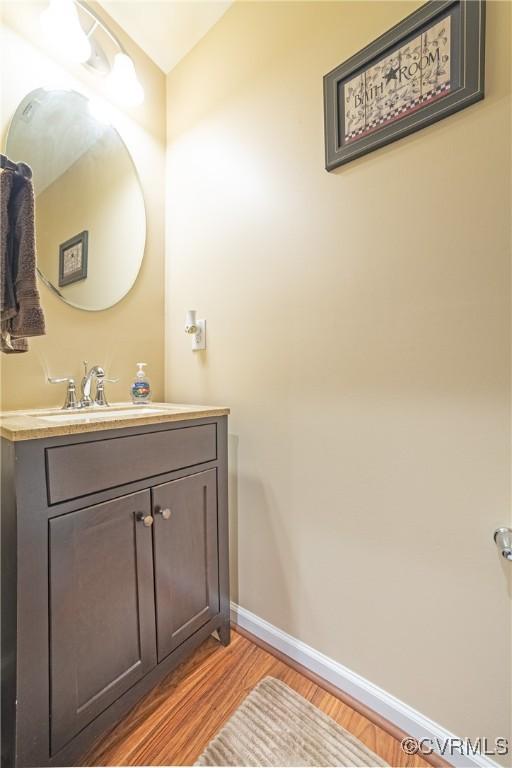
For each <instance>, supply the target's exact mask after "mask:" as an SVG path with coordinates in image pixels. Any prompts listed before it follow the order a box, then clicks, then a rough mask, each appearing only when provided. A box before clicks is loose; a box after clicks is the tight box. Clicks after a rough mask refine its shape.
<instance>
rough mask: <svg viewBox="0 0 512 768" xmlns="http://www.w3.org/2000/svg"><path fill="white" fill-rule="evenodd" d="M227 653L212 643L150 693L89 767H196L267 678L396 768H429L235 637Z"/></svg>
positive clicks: (103, 742) (273, 659)
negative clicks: (277, 681) (280, 683)
mask: <svg viewBox="0 0 512 768" xmlns="http://www.w3.org/2000/svg"><path fill="white" fill-rule="evenodd" d="M231 637H232V640H231V644H230V645H229V646H228V647H227V648H224V647H223V646H221V645H220V644H219V643H218V642H217V640H215V639H214V638H212V637H210V638H208V640H207V641H206V642H205V643H204V644H203V645H202V646H201V647H200V648H199V649H198V650H197V651H196V653H195V654H194V655H193V656H192V657H191V658H190V659H188V660H187V661H186V662H184V663H183V664H182V665H181V666H180V667H178V668H177V669H176V670H175V671H174V672H173V673H172V674H171V675H169V676H168V677H167V678H166V679H165V680H164V681H163V682H162V683H161V684H160V685H159V686H158V687H157V688H155V689H154V690H153V691H151V693H150V694H148V695H147V696H146V697H145V698H144V699H142V700H141V701H140V702H139V704H138V705H137V706H136V707H135V709H133V710H132V712H131V713H130V714H129V715H128V716H127V717H126V718H125V719H124V720H123V721H122V722H121V723H120V724H119V725H118V726H117V727H116V728H115V729H114V730H113V731H111V732H110V733H109V734H108V735H107V736H105V737H104V738H103V739H102V740H101V741H100V742H99V743H98V744H97V745H96V747H95V749H94V750H93V751H92V752H91V754H90V755H89V758H88V759H87V761H86V762H84V765H87V766H128V765H131V766H133V765H138V766H150V765H168V766H169V765H193V763H194V762H195V760H197V758H198V757H199V755H200V754H201V752H202V751H203V750H204V748H205V747H206V745H207V744H208V742H209V741H210V740H211V739H212V738H213V737H214V736H215V734H216V733H217V732H218V731H219V730H220V728H221V727H222V725H223V724H224V723H225V722H226V720H227V719H228V718H229V716H230V715H231V714H232V713H233V712H234V710H235V709H236V708H237V707H238V705H239V704H240V703H241V702H242V700H243V699H244V698H245V696H246V695H247V694H248V693H249V691H251V690H252V688H254V686H255V685H256V684H257V683H258V682H259V681H260V680H261V679H262V678H263V677H266V676H267V675H271V676H273V677H276V678H278V679H280V680H283V681H284V682H285V683H287V685H289V686H290V687H291V688H294V689H295V690H296V691H298V693H300V694H301V695H302V696H304V698H306V699H307V700H308V701H310V702H311V703H312V704H314V705H315V706H317V707H319V708H320V709H321V710H323V711H324V712H326V713H327V714H328V715H330V716H331V717H332V718H334V720H336V722H337V723H339V724H340V725H341V726H343V727H344V728H346V729H347V730H348V731H350V732H351V733H353V734H354V735H355V736H357V738H359V739H360V740H361V741H362V742H363V743H364V744H366V745H367V746H368V747H369V748H370V749H372V750H373V751H374V752H376V753H377V754H379V755H381V757H382V758H383V759H384V760H386V762H388V763H389V765H391V766H411V767H412V768H416V766H417V767H418V768H419V766H428V763H426V762H425V761H424V760H423V759H422V758H420V757H418V756H412V757H411V756H408V755H406V754H404V753H403V752H402V750H401V749H400V743H399V741H398V740H397V739H396V738H393V736H391V735H390V734H389V733H386V731H384V730H383V729H382V728H380V727H379V726H377V725H375V724H374V723H372V722H371V721H370V720H368V719H367V718H366V717H364V716H363V715H362V714H360V713H359V712H357V711H355V710H354V709H352V708H351V707H349V706H348V705H347V704H345V703H344V702H343V701H341V700H340V699H338V698H337V697H336V696H334V695H333V694H332V693H329V692H328V691H326V690H325V689H323V688H322V687H320V686H319V685H318V684H317V683H315V682H313V681H312V680H310V679H308V678H307V677H305V676H304V675H303V674H301V673H300V672H299V671H297V670H295V669H292V667H290V666H289V665H288V664H286V663H285V662H284V661H283V660H281V659H278V658H277V657H276V656H274V655H272V654H270V653H268V652H267V651H266V650H264V649H263V648H261V647H259V646H258V645H255V644H254V643H253V642H251V641H250V640H249V639H248V638H246V637H243V636H242V635H241V634H239V633H238V632H236V631H235V630H232V634H231Z"/></svg>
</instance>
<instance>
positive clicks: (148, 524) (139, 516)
mask: <svg viewBox="0 0 512 768" xmlns="http://www.w3.org/2000/svg"><path fill="white" fill-rule="evenodd" d="M137 520H140V521H142V523H143V524H144V525H145V526H146V528H151V526H152V525H153V518H152V517H151V515H145V514H144V512H137Z"/></svg>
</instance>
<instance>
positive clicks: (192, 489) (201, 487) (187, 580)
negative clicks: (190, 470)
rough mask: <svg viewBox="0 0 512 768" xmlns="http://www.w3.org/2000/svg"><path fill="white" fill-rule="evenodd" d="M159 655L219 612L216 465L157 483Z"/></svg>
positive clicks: (173, 646) (155, 544) (174, 646)
mask: <svg viewBox="0 0 512 768" xmlns="http://www.w3.org/2000/svg"><path fill="white" fill-rule="evenodd" d="M153 506H154V512H155V515H154V517H155V525H154V531H153V535H154V552H155V594H156V623H157V647H158V661H161V660H162V659H163V658H165V656H167V655H168V654H169V653H170V652H171V651H172V650H174V648H176V647H177V646H178V645H180V643H182V642H183V641H184V640H186V639H187V638H188V637H190V635H192V634H193V633H194V632H196V630H198V629H199V628H200V627H202V626H203V624H206V622H207V621H208V620H209V619H210V618H211V617H212V616H215V614H217V613H218V612H219V559H218V551H217V473H216V470H215V469H211V470H208V471H207V472H200V473H199V474H197V475H190V476H189V477H184V478H182V479H181V480H174V481H172V482H170V483H166V484H165V485H160V486H158V487H156V488H154V489H153Z"/></svg>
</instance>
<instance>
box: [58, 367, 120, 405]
mask: <svg viewBox="0 0 512 768" xmlns="http://www.w3.org/2000/svg"><path fill="white" fill-rule="evenodd" d="M93 379H95V380H96V394H95V397H94V400H93V399H92V397H91V390H92V382H93ZM116 381H119V379H107V377H106V376H105V371H104V370H103V368H102V367H101V366H100V365H93V367H92V368H91V369H90V370H89V371H88V370H87V362H86V361H85V360H84V376H83V378H82V384H81V397H80V400H77V397H76V385H75V380H74V379H73V378H71V377H70V376H64V377H63V378H57V379H55V378H52V377H50V376H49V377H48V382H49V383H50V384H61V383H63V382H67V385H68V387H67V392H66V399H65V401H64V405H63V406H62V408H63V410H68V409H77V408H90V407H91V406H94V405H99V406H108V404H109V403H108V400H107V396H106V394H105V383H106V382H110V383H112V384H114V383H115V382H116Z"/></svg>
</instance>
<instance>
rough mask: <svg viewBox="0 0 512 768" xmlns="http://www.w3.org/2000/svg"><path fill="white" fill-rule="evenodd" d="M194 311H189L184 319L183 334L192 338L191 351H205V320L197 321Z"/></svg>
mask: <svg viewBox="0 0 512 768" xmlns="http://www.w3.org/2000/svg"><path fill="white" fill-rule="evenodd" d="M196 315H197V312H196V310H195V309H189V310H188V311H187V315H186V318H185V333H188V334H190V335H191V336H192V350H193V351H194V352H197V351H199V350H201V349H206V320H198V319H197V317H196Z"/></svg>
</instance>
